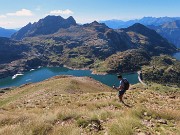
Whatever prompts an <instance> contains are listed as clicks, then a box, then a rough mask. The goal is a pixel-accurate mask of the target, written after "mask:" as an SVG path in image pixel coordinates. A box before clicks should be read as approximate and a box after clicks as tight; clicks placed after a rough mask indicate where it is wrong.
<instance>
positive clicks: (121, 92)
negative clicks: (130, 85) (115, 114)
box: [118, 90, 126, 96]
mask: <svg viewBox="0 0 180 135" xmlns="http://www.w3.org/2000/svg"><path fill="white" fill-rule="evenodd" d="M125 92H126V90H121V91H118V96H122V95H124V93H125Z"/></svg>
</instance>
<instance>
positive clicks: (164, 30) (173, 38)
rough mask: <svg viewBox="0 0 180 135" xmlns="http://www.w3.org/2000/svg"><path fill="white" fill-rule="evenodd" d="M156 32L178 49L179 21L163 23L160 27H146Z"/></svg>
mask: <svg viewBox="0 0 180 135" xmlns="http://www.w3.org/2000/svg"><path fill="white" fill-rule="evenodd" d="M148 27H149V28H151V29H154V30H156V32H157V33H159V34H160V35H162V36H163V37H164V38H166V39H168V41H169V42H171V43H173V44H174V45H176V47H177V48H180V20H177V21H173V22H168V23H164V24H163V25H160V26H152V25H151V26H148Z"/></svg>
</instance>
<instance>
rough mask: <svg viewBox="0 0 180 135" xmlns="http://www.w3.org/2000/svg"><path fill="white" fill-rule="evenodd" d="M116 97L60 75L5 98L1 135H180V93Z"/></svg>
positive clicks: (160, 90) (137, 89)
mask: <svg viewBox="0 0 180 135" xmlns="http://www.w3.org/2000/svg"><path fill="white" fill-rule="evenodd" d="M124 101H125V104H122V103H119V102H118V100H117V95H116V92H115V91H113V92H112V89H111V88H110V87H108V86H105V85H103V84H101V83H99V82H97V81H95V80H93V79H91V78H88V77H72V76H68V77H67V76H57V77H54V78H51V79H48V80H46V81H43V82H39V83H34V84H28V85H23V86H21V87H18V88H15V89H13V90H11V91H5V93H2V94H1V96H0V135H80V134H81V135H101V134H102V135H104V134H105V135H130V134H134V135H147V134H148V135H151V134H152V135H155V134H157V135H158V134H170V135H178V134H180V130H179V128H178V127H180V89H179V88H173V87H167V86H162V85H158V84H151V85H149V86H147V87H144V86H142V85H141V84H137V85H133V86H131V87H130V90H128V91H127V93H126V94H125V97H124Z"/></svg>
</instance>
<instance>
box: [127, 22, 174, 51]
mask: <svg viewBox="0 0 180 135" xmlns="http://www.w3.org/2000/svg"><path fill="white" fill-rule="evenodd" d="M124 30H125V31H126V33H128V35H129V36H130V38H131V41H132V42H133V43H135V44H137V45H140V46H139V47H140V48H143V49H145V50H146V51H148V52H149V53H150V54H151V55H157V54H160V53H165V54H166V53H168V52H169V51H172V52H173V50H175V49H176V47H175V46H174V45H173V44H170V43H168V41H167V40H166V39H164V38H163V37H161V36H160V35H159V34H158V33H157V32H156V31H154V30H151V29H149V28H147V27H146V26H144V25H142V24H140V23H136V24H134V25H132V26H130V27H128V28H126V29H124Z"/></svg>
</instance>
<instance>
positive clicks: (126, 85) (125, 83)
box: [113, 75, 129, 103]
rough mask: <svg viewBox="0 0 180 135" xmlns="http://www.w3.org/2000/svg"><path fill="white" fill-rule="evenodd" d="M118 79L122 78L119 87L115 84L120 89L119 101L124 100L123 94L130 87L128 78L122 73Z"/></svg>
mask: <svg viewBox="0 0 180 135" xmlns="http://www.w3.org/2000/svg"><path fill="white" fill-rule="evenodd" d="M117 78H118V80H120V84H119V87H118V88H116V87H115V86H113V88H115V89H117V90H118V97H119V101H120V102H123V103H124V101H123V99H122V98H123V95H124V94H125V92H126V90H128V89H129V82H128V80H127V79H125V78H123V77H122V75H118V76H117Z"/></svg>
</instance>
